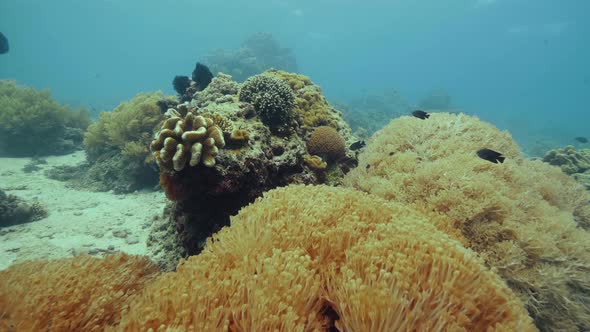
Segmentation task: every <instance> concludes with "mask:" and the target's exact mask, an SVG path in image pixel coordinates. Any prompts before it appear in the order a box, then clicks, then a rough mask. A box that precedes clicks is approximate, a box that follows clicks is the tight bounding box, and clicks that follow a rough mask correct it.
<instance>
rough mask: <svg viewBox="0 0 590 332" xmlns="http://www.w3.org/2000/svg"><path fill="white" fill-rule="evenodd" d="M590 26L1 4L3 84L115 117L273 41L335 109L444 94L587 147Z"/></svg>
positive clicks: (211, 5) (420, 4) (524, 4)
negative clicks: (138, 98)
mask: <svg viewBox="0 0 590 332" xmlns="http://www.w3.org/2000/svg"><path fill="white" fill-rule="evenodd" d="M588 13H590V2H589V1H588V0H567V1H557V0H446V1H441V0H397V1H394V0H387V1H386V0H366V1H360V0H356V1H352V0H338V1H336V0H313V1H312V0H304V1H280V0H279V1H260V0H251V1H237V0H223V1H197V0H193V1H188V0H172V1H152V0H142V1H140V0H124V1H122V0H100V1H99V0H93V1H80V0H53V1H42V0H35V1H34V0H2V1H1V2H0V31H2V32H3V33H4V34H5V35H6V36H7V37H8V38H9V40H10V43H11V52H10V53H8V54H5V55H2V56H0V78H11V79H16V80H17V81H18V82H19V83H21V84H27V85H31V86H34V87H37V88H50V89H51V91H52V92H53V94H54V96H55V97H56V98H57V99H59V100H60V101H63V102H67V103H70V104H73V105H92V106H93V107H95V108H99V109H103V108H109V107H112V106H114V105H116V104H118V103H119V102H120V101H122V100H126V99H129V98H130V97H132V96H133V95H134V94H135V93H137V92H140V91H153V90H162V91H164V92H165V93H167V94H173V90H172V86H171V80H172V78H173V77H174V75H177V74H185V75H187V74H190V72H191V70H192V68H193V67H194V64H195V62H196V61H198V60H199V59H200V57H202V56H203V55H205V54H206V53H207V52H209V51H211V50H212V49H215V48H226V49H235V48H237V46H239V44H240V42H241V41H243V40H244V39H245V38H247V37H248V36H249V35H251V34H252V33H254V32H258V31H264V32H270V33H272V34H273V35H274V36H275V37H276V38H277V39H278V40H279V42H280V43H281V45H283V46H285V47H290V48H292V49H293V51H294V53H295V55H296V57H297V61H298V64H299V69H300V71H301V72H303V73H305V74H306V75H308V76H310V77H311V79H312V80H314V81H315V82H316V83H318V84H320V85H321V86H322V88H323V90H324V92H325V93H326V95H327V96H328V97H329V98H330V99H334V100H335V99H343V100H347V99H350V98H354V97H355V96H360V95H363V94H366V93H370V92H371V91H376V90H381V89H384V88H396V89H398V90H399V91H400V92H401V94H402V95H403V96H404V98H405V99H406V100H408V101H409V102H410V103H416V102H417V101H418V100H419V98H420V97H422V96H424V95H425V94H427V93H429V92H430V91H433V90H436V89H444V90H445V91H447V92H448V93H449V94H450V95H451V96H452V98H453V103H454V105H455V106H456V107H457V108H459V109H461V110H464V111H466V112H468V113H470V114H476V115H479V116H480V117H482V118H483V119H485V120H488V121H491V122H493V123H494V124H496V125H497V126H499V127H500V128H503V129H508V130H510V131H511V132H512V133H513V134H514V136H515V137H516V138H517V139H518V140H519V141H520V142H524V143H527V142H528V141H530V140H533V139H534V138H536V137H538V136H541V137H545V136H546V137H551V138H553V139H557V140H560V141H561V142H562V143H568V142H569V143H571V137H573V136H585V135H586V136H588V135H590V126H589V125H588V123H589V120H590V109H589V108H588V99H589V97H590V63H589V59H590V43H588V40H589V39H588V38H589V37H588V36H589V35H590V21H589V20H588V19H587V18H588Z"/></svg>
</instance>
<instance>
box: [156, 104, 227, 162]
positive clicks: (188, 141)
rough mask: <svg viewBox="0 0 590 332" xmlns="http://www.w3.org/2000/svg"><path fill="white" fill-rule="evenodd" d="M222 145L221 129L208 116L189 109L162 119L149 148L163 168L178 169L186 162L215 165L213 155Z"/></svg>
mask: <svg viewBox="0 0 590 332" xmlns="http://www.w3.org/2000/svg"><path fill="white" fill-rule="evenodd" d="M224 146H225V139H224V138H223V131H222V130H221V128H220V127H219V126H217V125H216V124H215V122H214V121H213V120H212V119H211V118H209V117H203V116H201V115H197V116H195V115H193V113H190V112H189V113H187V115H186V116H184V117H180V114H177V115H176V116H173V117H170V118H168V119H167V120H166V121H164V124H163V125H162V128H161V130H160V132H159V133H158V134H157V136H156V139H155V140H153V141H152V143H151V144H150V149H151V151H152V153H153V154H154V158H155V159H156V162H157V163H158V165H159V166H160V168H161V169H162V170H163V171H165V172H173V171H176V172H180V171H182V170H183V169H184V168H185V167H186V166H187V165H188V166H191V167H194V166H197V165H199V164H203V165H204V166H206V167H213V166H215V157H217V154H218V153H219V149H221V148H223V147H224Z"/></svg>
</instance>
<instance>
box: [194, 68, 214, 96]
mask: <svg viewBox="0 0 590 332" xmlns="http://www.w3.org/2000/svg"><path fill="white" fill-rule="evenodd" d="M212 79H213V74H212V73H211V71H210V70H209V68H207V66H205V65H204V64H202V63H199V62H197V65H196V66H195V70H193V81H194V82H195V83H196V86H197V91H203V90H205V88H206V87H207V86H208V85H209V83H211V80H212Z"/></svg>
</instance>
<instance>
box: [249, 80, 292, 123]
mask: <svg viewBox="0 0 590 332" xmlns="http://www.w3.org/2000/svg"><path fill="white" fill-rule="evenodd" d="M240 101H245V102H247V103H250V104H252V105H254V109H255V110H256V112H257V113H258V115H259V116H260V119H261V120H262V122H263V123H264V124H265V125H267V126H268V127H270V129H271V130H274V131H276V130H277V129H278V130H280V129H284V128H285V127H286V126H287V125H288V124H289V123H291V121H292V119H293V107H294V105H295V95H294V94H293V91H292V90H291V88H290V87H289V85H288V84H287V83H285V82H284V81H283V80H281V79H278V78H276V77H273V76H270V75H264V74H261V75H256V76H252V77H250V78H249V79H248V80H246V82H244V84H243V85H242V88H241V89H240Z"/></svg>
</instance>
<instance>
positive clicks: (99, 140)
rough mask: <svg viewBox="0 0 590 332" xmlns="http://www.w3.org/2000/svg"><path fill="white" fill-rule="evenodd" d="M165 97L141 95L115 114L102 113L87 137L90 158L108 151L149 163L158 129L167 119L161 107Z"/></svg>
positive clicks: (121, 105) (152, 94)
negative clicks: (151, 144)
mask: <svg viewBox="0 0 590 332" xmlns="http://www.w3.org/2000/svg"><path fill="white" fill-rule="evenodd" d="M163 97H164V96H163V95H162V93H161V92H155V93H140V94H138V95H136V96H135V97H134V98H133V99H131V100H130V101H125V102H122V103H121V104H119V105H118V106H117V107H116V108H115V109H114V110H113V111H112V112H105V113H101V114H100V116H99V119H98V121H97V122H96V123H94V124H92V125H91V126H90V127H88V131H87V132H86V135H85V136H84V146H85V148H86V152H87V153H88V156H89V158H90V159H93V158H96V157H98V156H100V155H102V154H104V153H106V152H108V151H121V152H122V153H123V155H125V156H127V157H130V158H133V159H145V158H146V157H147V156H148V155H149V153H148V152H149V150H148V147H149V144H150V141H151V140H152V135H153V131H154V128H155V127H156V126H157V125H158V124H159V123H160V122H161V121H162V120H163V119H164V115H163V114H162V112H161V110H160V107H159V106H158V105H157V102H158V101H159V100H160V99H162V98H163Z"/></svg>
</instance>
